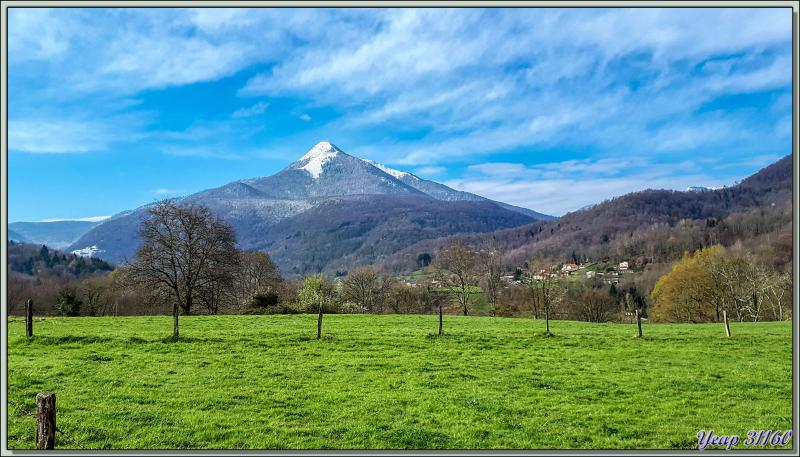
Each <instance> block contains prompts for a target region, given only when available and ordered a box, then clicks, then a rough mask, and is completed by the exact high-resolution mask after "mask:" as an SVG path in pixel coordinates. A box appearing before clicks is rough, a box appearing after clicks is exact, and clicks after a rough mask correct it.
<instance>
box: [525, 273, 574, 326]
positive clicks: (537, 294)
mask: <svg viewBox="0 0 800 457" xmlns="http://www.w3.org/2000/svg"><path fill="white" fill-rule="evenodd" d="M526 281H527V285H528V289H529V290H530V292H531V299H532V302H533V303H532V304H533V309H534V313H535V312H536V311H537V310H541V311H543V312H544V319H545V334H547V335H549V334H550V316H551V314H552V312H553V311H554V310H556V308H557V307H558V306H559V305H560V304H561V302H562V301H563V299H564V295H565V289H564V287H563V286H562V285H561V281H560V280H559V278H558V273H557V269H556V267H555V266H554V265H553V264H552V263H549V262H546V261H542V260H530V261H528V274H527V275H526Z"/></svg>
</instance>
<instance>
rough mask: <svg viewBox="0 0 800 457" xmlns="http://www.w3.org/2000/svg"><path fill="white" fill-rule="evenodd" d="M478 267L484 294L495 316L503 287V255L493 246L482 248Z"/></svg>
mask: <svg viewBox="0 0 800 457" xmlns="http://www.w3.org/2000/svg"><path fill="white" fill-rule="evenodd" d="M478 269H479V272H480V284H481V287H482V288H483V296H484V297H486V302H487V303H488V304H489V306H490V307H491V310H492V315H493V316H494V314H495V311H496V308H497V302H498V300H499V298H500V291H501V289H502V287H503V282H502V281H503V280H502V274H503V256H502V254H501V253H500V251H499V250H497V249H492V248H489V249H484V250H482V251H481V252H480V253H479V255H478Z"/></svg>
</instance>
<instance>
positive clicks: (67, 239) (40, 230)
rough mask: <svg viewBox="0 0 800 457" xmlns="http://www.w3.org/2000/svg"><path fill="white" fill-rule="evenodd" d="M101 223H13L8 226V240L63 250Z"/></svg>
mask: <svg viewBox="0 0 800 457" xmlns="http://www.w3.org/2000/svg"><path fill="white" fill-rule="evenodd" d="M100 222H102V221H82V220H60V221H50V222H12V223H10V224H8V229H9V232H8V238H9V239H10V240H15V241H25V242H28V243H34V244H46V245H47V246H50V247H52V248H57V249H61V248H65V247H67V246H69V245H70V244H72V243H74V242H75V241H76V240H78V238H80V237H81V236H83V235H84V234H85V233H86V232H88V231H89V230H91V229H92V228H94V227H95V226H97V225H98V224H99V223H100ZM12 234H13V235H12Z"/></svg>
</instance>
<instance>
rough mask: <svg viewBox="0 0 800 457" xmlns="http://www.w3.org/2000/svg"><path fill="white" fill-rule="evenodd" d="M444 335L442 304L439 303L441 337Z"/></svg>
mask: <svg viewBox="0 0 800 457" xmlns="http://www.w3.org/2000/svg"><path fill="white" fill-rule="evenodd" d="M442 335H444V332H443V331H442V304H441V303H439V336H442Z"/></svg>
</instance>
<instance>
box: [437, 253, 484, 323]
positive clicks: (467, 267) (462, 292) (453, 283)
mask: <svg viewBox="0 0 800 457" xmlns="http://www.w3.org/2000/svg"><path fill="white" fill-rule="evenodd" d="M477 265H478V257H477V255H476V254H475V253H474V252H473V251H472V250H471V249H470V248H469V247H468V246H467V245H465V244H464V243H463V242H461V241H456V242H454V243H452V244H450V245H449V246H448V247H446V248H445V249H444V250H442V251H441V252H440V253H439V256H438V258H437V260H436V262H435V266H436V270H438V271H439V272H440V274H439V279H440V280H441V281H442V282H443V285H444V286H446V287H447V288H448V290H449V291H450V292H451V293H453V294H455V296H456V298H457V299H458V303H459V305H461V309H462V310H463V312H464V315H465V316H466V315H467V314H468V311H469V310H468V307H469V296H470V294H471V293H472V288H473V287H474V286H475V282H476V281H475V279H476V270H477Z"/></svg>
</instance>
